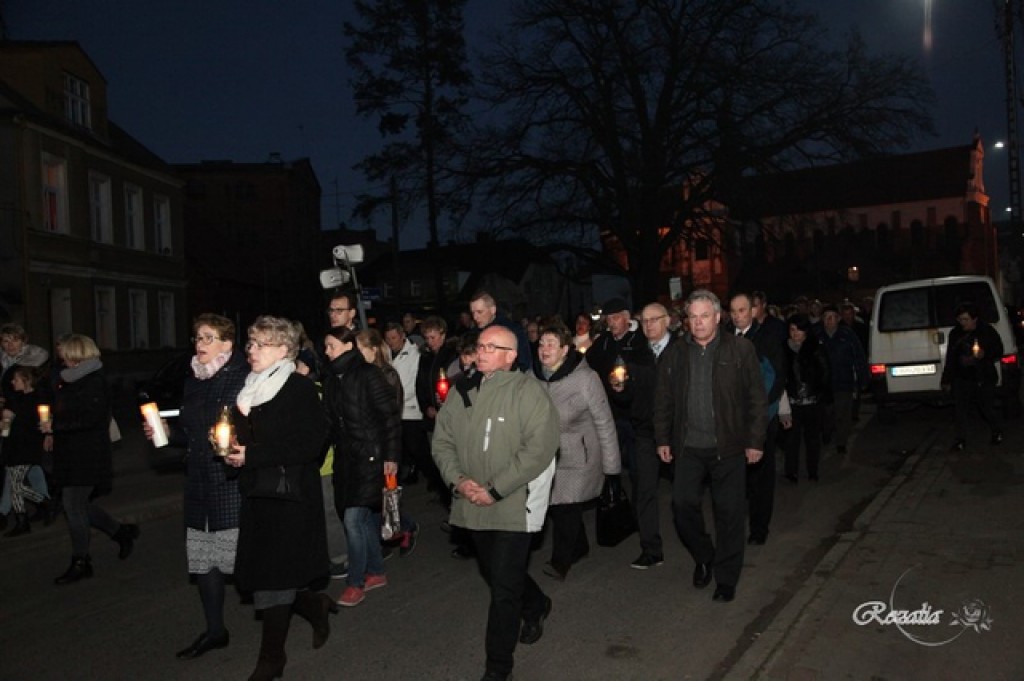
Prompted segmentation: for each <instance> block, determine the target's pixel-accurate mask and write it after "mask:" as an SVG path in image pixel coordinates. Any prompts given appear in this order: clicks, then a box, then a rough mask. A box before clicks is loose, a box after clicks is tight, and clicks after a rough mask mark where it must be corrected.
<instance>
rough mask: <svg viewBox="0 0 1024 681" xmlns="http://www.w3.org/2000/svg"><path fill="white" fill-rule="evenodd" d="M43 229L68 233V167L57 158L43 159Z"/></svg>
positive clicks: (48, 157)
mask: <svg viewBox="0 0 1024 681" xmlns="http://www.w3.org/2000/svg"><path fill="white" fill-rule="evenodd" d="M42 162H43V229H45V230H46V231H48V232H61V233H63V234H67V233H68V165H67V162H66V161H65V160H64V159H62V158H58V157H56V156H51V155H50V154H47V153H44V154H43V158H42Z"/></svg>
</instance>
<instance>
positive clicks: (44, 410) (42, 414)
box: [36, 404, 50, 423]
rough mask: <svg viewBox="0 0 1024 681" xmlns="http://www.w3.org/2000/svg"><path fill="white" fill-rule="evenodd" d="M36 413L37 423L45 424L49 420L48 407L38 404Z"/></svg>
mask: <svg viewBox="0 0 1024 681" xmlns="http://www.w3.org/2000/svg"><path fill="white" fill-rule="evenodd" d="M36 411H38V412H39V422H40V423H46V422H48V421H49V420H50V405H48V404H40V405H39V406H38V407H36Z"/></svg>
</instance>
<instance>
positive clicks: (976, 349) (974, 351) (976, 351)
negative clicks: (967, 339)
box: [971, 338, 981, 357]
mask: <svg viewBox="0 0 1024 681" xmlns="http://www.w3.org/2000/svg"><path fill="white" fill-rule="evenodd" d="M971 354H972V355H974V356H975V357H978V356H979V355H981V346H980V345H979V344H978V339H977V338H975V339H974V345H972V346H971Z"/></svg>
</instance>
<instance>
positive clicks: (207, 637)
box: [143, 314, 248, 660]
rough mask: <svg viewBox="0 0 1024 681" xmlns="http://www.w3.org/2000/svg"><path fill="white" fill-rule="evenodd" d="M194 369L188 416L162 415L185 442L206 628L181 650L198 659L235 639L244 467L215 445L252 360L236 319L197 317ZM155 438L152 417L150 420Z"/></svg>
mask: <svg viewBox="0 0 1024 681" xmlns="http://www.w3.org/2000/svg"><path fill="white" fill-rule="evenodd" d="M192 333H193V334H194V336H193V338H192V343H193V346H194V348H195V353H196V354H195V356H193V357H192V363H191V367H192V375H191V376H189V377H188V378H186V379H185V389H184V392H183V395H182V404H181V416H180V418H179V419H178V422H177V424H175V427H173V428H169V427H168V426H167V422H166V421H165V422H163V424H164V429H165V430H166V431H167V434H168V438H169V440H170V442H171V443H172V444H174V445H175V446H179V447H185V448H186V450H185V451H186V453H185V463H186V465H185V503H184V510H185V553H186V555H187V557H188V572H189V574H190V575H191V576H192V578H193V579H194V580H195V583H196V586H198V587H199V600H200V602H201V603H202V606H203V615H204V617H205V619H206V630H205V631H203V633H201V634H200V635H199V637H198V638H196V640H195V641H193V643H192V645H190V646H188V647H187V648H184V649H183V650H180V651H178V653H177V656H178V657H179V658H181V659H186V660H189V659H193V658H196V657H199V656H200V655H203V654H204V653H206V652H208V651H210V650H213V649H215V648H224V647H226V646H227V645H228V630H227V629H226V628H225V627H224V592H225V579H226V577H225V576H226V575H230V574H233V573H234V571H235V549H236V546H237V544H238V515H239V507H240V506H241V501H242V500H241V497H240V496H239V493H238V470H237V469H235V468H231V467H230V466H226V465H224V460H223V459H222V458H221V457H219V456H217V455H216V454H215V453H214V450H213V446H212V445H211V444H210V431H211V429H212V428H213V427H214V425H215V424H216V422H217V418H218V417H219V416H220V413H221V410H222V409H223V408H224V407H228V408H229V409H230V408H231V407H233V406H234V404H235V398H236V397H237V396H238V391H240V390H241V389H242V385H243V383H244V382H245V376H246V374H247V373H248V365H247V364H246V361H245V355H244V354H243V353H241V352H239V351H237V350H236V348H235V324H234V322H232V321H231V320H230V319H228V318H227V317H222V316H220V315H218V314H201V315H199V316H198V317H196V319H195V322H193V324H192ZM143 428H144V430H145V431H146V437H148V438H149V439H153V431H152V429H151V428H150V427H149V424H148V423H147V424H145V425H144V426H143Z"/></svg>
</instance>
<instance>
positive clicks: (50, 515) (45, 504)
mask: <svg viewBox="0 0 1024 681" xmlns="http://www.w3.org/2000/svg"><path fill="white" fill-rule="evenodd" d="M39 512H40V513H41V514H42V516H43V527H49V526H50V525H53V521H54V520H56V519H57V514H58V513H59V511H58V509H57V505H56V504H54V502H52V501H50V500H49V499H44V500H43V501H41V502H39Z"/></svg>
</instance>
